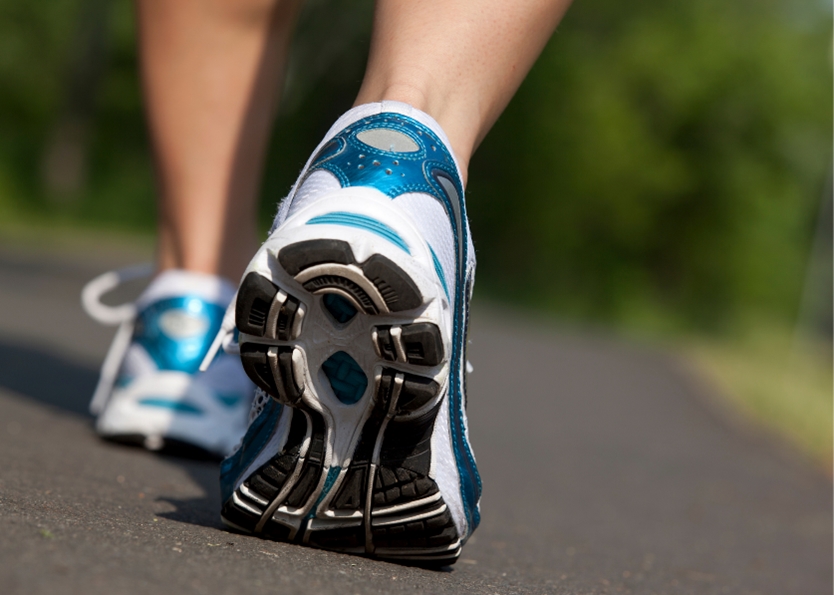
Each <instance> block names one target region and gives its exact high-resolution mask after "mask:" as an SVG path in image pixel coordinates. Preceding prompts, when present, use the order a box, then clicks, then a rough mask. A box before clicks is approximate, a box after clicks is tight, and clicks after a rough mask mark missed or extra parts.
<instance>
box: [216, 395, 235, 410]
mask: <svg viewBox="0 0 834 595" xmlns="http://www.w3.org/2000/svg"><path fill="white" fill-rule="evenodd" d="M215 396H216V397H217V400H218V401H220V402H221V403H222V404H223V405H224V406H226V407H228V408H229V409H231V408H233V407H234V406H235V405H237V404H238V403H240V399H241V395H236V394H225V395H220V394H217V395H215Z"/></svg>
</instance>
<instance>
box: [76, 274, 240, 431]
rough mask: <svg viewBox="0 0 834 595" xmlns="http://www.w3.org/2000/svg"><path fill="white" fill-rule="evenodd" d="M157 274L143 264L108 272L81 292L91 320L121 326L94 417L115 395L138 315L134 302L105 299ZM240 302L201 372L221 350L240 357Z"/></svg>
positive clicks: (99, 389)
mask: <svg viewBox="0 0 834 595" xmlns="http://www.w3.org/2000/svg"><path fill="white" fill-rule="evenodd" d="M155 270H156V269H155V267H154V265H153V264H151V263H143V264H138V265H133V266H129V267H125V268H122V269H117V270H115V271H108V272H106V273H104V274H102V275H99V276H98V277H96V278H95V279H93V280H91V281H89V282H88V283H87V284H86V285H85V286H84V289H82V290H81V305H82V307H83V308H84V311H85V312H86V313H87V315H88V316H90V318H92V319H94V320H96V321H97V322H99V323H101V324H104V325H108V326H116V325H118V327H119V328H118V330H117V331H116V336H115V337H113V342H112V343H111V344H110V349H109V350H108V351H107V356H106V357H105V358H104V363H103V364H102V366H101V375H100V376H99V380H98V384H97V385H96V390H95V392H94V393H93V398H92V399H91V400H90V413H92V414H93V415H98V414H99V413H101V412H102V410H103V409H104V406H105V405H106V404H107V401H108V399H109V398H110V395H111V394H112V393H113V385H114V384H115V383H116V377H117V375H118V373H119V367H120V366H121V363H122V360H123V359H124V356H125V352H126V351H127V349H128V347H130V340H131V338H132V337H133V328H134V324H135V321H136V314H137V311H136V304H135V303H133V302H127V303H125V304H121V305H118V306H108V305H107V304H104V303H102V301H101V298H102V297H103V296H104V295H105V294H107V293H109V292H111V291H113V290H114V289H116V288H117V287H118V286H119V285H122V284H123V283H127V282H129V281H134V280H136V279H141V278H143V277H150V276H151V275H153V273H154V271H155ZM236 301H237V294H235V296H234V297H233V298H232V302H231V304H230V305H229V307H228V308H227V309H226V314H225V315H224V316H223V322H222V323H221V325H220V331H219V332H218V333H217V335H216V336H215V338H214V341H213V342H212V344H211V347H210V348H209V350H208V353H207V354H206V357H205V358H204V359H203V361H202V363H201V365H200V370H201V371H205V370H206V369H207V368H208V366H209V364H211V362H212V360H214V358H215V356H216V355H217V352H218V351H219V349H220V348H221V347H222V348H223V351H225V352H226V353H232V354H239V353H240V345H238V343H237V341H236V340H235V337H234V330H235V309H234V304H235V302H236Z"/></svg>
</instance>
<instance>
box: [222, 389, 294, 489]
mask: <svg viewBox="0 0 834 595" xmlns="http://www.w3.org/2000/svg"><path fill="white" fill-rule="evenodd" d="M282 411H283V408H282V406H281V405H280V404H279V403H278V402H277V401H275V400H274V399H269V400H267V402H266V405H264V408H263V411H261V413H260V415H258V417H256V418H255V421H253V422H252V423H251V424H250V425H249V429H248V430H246V435H245V436H244V437H243V441H242V442H241V443H240V448H238V449H237V450H236V451H235V452H234V453H233V454H232V455H230V456H229V457H228V458H226V459H224V460H223V462H222V463H221V464H220V496H221V498H222V501H223V502H226V501H227V500H228V499H229V498H231V497H232V492H233V491H234V489H235V484H236V483H237V481H238V479H240V476H241V474H242V473H243V472H244V471H245V470H246V469H248V468H249V465H251V464H252V462H253V461H254V460H255V459H256V458H257V456H258V455H259V454H260V453H261V451H262V450H263V448H264V446H265V445H266V443H267V441H268V440H269V438H270V436H272V433H273V432H274V431H275V427H276V426H277V425H278V420H279V419H280V418H281V413H282Z"/></svg>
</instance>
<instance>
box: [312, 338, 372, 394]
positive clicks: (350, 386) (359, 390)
mask: <svg viewBox="0 0 834 595" xmlns="http://www.w3.org/2000/svg"><path fill="white" fill-rule="evenodd" d="M321 369H322V370H324V375H325V376H327V380H328V381H329V382H330V386H331V387H333V392H334V393H336V398H338V399H339V400H340V401H341V402H342V403H344V404H345V405H353V404H354V403H358V402H359V400H360V399H361V398H362V395H364V394H365V389H366V388H368V377H367V376H365V372H363V371H362V367H361V366H360V365H359V364H357V363H356V360H355V359H353V358H352V357H350V356H349V355H348V354H347V353H345V352H344V351H337V352H336V353H334V354H333V355H331V356H330V357H329V358H327V361H325V362H324V363H323V364H322V365H321Z"/></svg>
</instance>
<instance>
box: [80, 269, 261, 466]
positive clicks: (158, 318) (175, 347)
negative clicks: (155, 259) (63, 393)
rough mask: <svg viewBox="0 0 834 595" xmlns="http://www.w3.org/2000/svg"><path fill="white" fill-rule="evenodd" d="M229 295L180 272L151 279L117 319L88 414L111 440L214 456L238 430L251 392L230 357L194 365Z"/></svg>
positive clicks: (208, 280) (226, 288)
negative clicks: (170, 444)
mask: <svg viewBox="0 0 834 595" xmlns="http://www.w3.org/2000/svg"><path fill="white" fill-rule="evenodd" d="M232 295H233V289H232V288H231V285H230V284H229V283H228V282H226V281H223V280H220V279H217V278H214V277H210V276H207V275H199V274H194V273H189V272H185V271H170V272H167V273H163V274H162V275H160V276H158V277H157V278H156V279H155V280H154V281H153V282H152V283H151V285H150V286H149V287H148V289H147V290H146V291H145V292H144V293H143V295H142V296H141V297H140V298H139V300H138V301H137V302H136V304H135V307H134V309H133V311H132V315H125V319H124V320H123V322H122V326H121V328H120V329H119V332H118V333H117V336H116V340H115V341H114V344H113V345H112V346H111V351H110V353H109V354H108V357H107V359H106V360H105V365H104V366H103V368H102V375H101V379H100V382H99V387H98V389H97V391H96V396H95V398H94V401H93V403H91V409H93V410H94V411H93V412H94V413H97V414H98V419H97V421H96V428H97V430H98V432H99V433H100V434H102V435H103V436H106V437H111V438H116V439H119V438H122V439H125V438H135V437H139V438H142V437H144V440H145V444H146V446H148V447H149V448H155V447H161V446H163V444H164V441H177V442H179V443H185V444H187V445H190V446H194V447H197V448H200V449H203V450H206V451H209V452H211V453H214V454H216V455H220V456H223V455H225V454H227V453H228V452H230V451H231V450H232V448H233V447H234V446H235V445H236V444H237V442H238V441H239V439H240V437H241V436H242V434H243V432H244V431H245V427H246V421H247V413H248V410H249V408H250V404H251V399H252V394H253V387H252V385H251V382H250V381H249V380H248V378H247V377H246V376H245V374H244V373H243V370H242V368H241V365H240V361H239V359H238V358H237V357H235V356H232V355H227V354H225V353H224V354H221V355H220V356H219V357H217V358H216V359H215V360H214V362H213V363H212V365H211V366H210V367H209V369H208V370H207V371H206V372H204V373H200V372H198V370H199V367H200V363H201V362H202V360H203V358H204V356H205V355H206V353H207V352H208V350H209V348H210V346H211V343H212V341H213V339H214V337H215V335H216V334H217V332H218V330H219V329H220V326H221V322H222V319H223V316H224V313H225V310H226V306H227V305H228V303H229V302H230V301H231V298H232Z"/></svg>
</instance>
